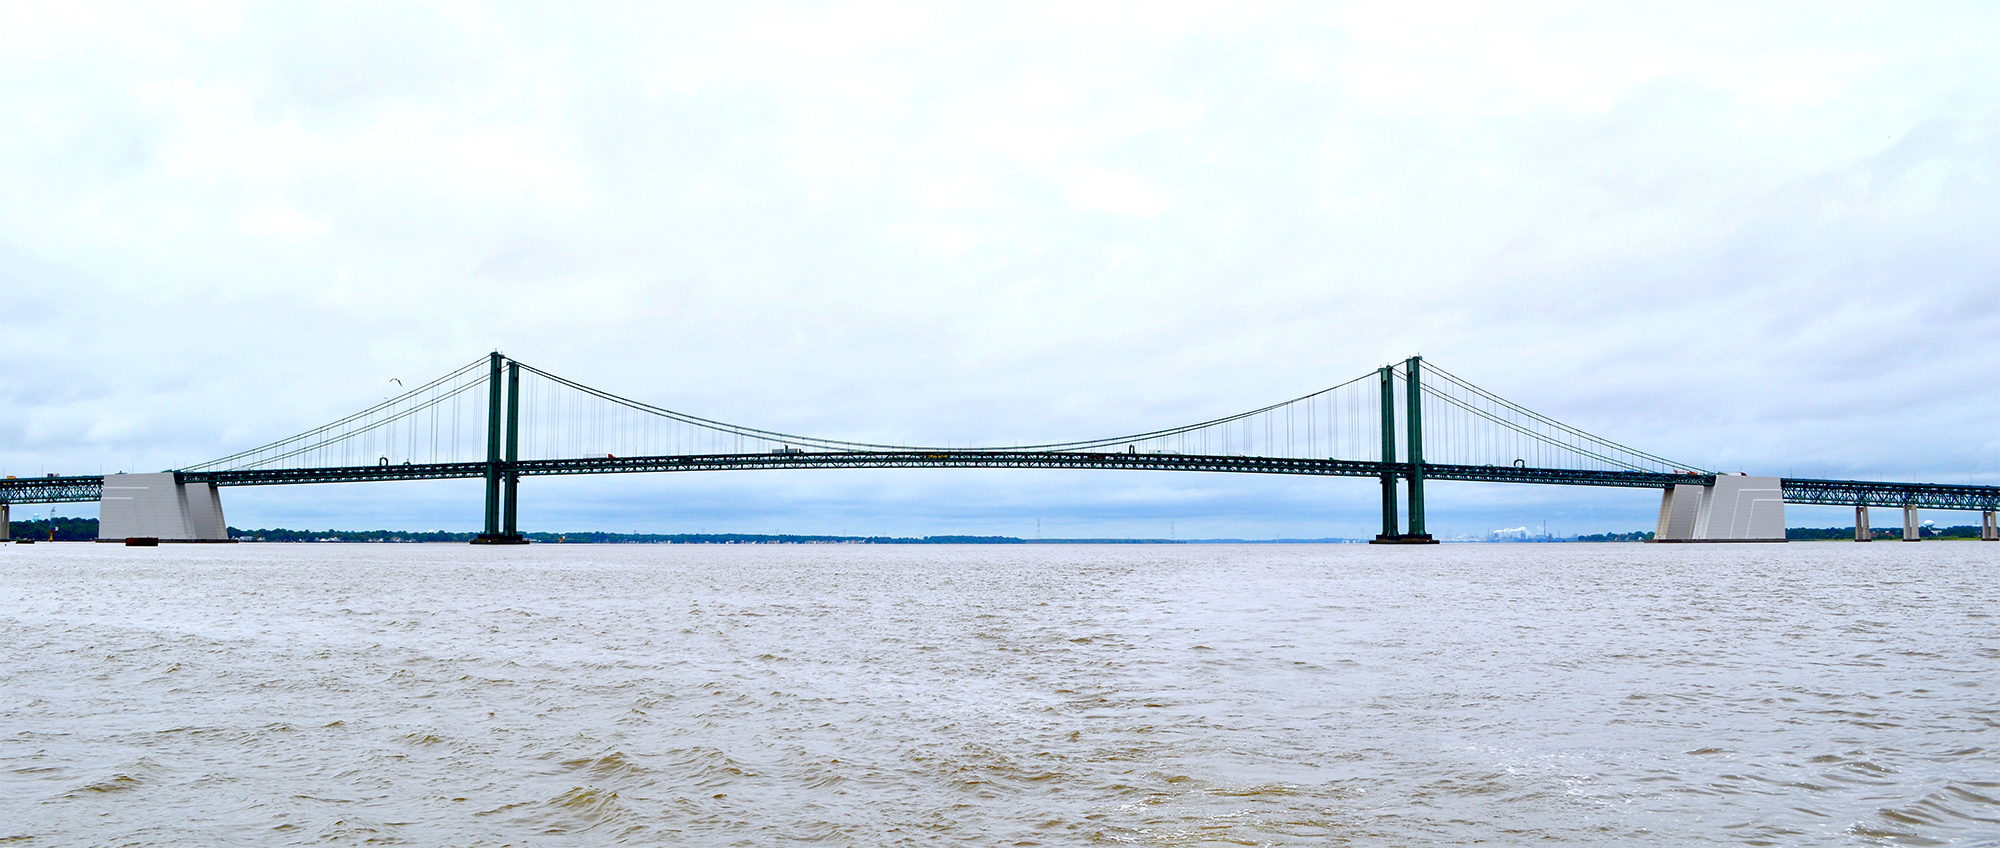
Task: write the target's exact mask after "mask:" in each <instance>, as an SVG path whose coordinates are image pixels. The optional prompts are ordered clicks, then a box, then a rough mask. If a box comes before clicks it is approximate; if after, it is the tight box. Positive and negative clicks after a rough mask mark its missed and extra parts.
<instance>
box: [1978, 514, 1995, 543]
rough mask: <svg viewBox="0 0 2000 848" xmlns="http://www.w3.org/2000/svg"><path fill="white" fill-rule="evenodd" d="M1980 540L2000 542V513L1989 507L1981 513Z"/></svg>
mask: <svg viewBox="0 0 2000 848" xmlns="http://www.w3.org/2000/svg"><path fill="white" fill-rule="evenodd" d="M1979 540H1980V541H1982V542H2000V513H1996V512H1995V511H1994V510H1990V509H1989V510H1987V511H1985V512H1982V513H1980V514H1979Z"/></svg>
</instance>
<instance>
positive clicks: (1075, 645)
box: [0, 542, 2000, 846]
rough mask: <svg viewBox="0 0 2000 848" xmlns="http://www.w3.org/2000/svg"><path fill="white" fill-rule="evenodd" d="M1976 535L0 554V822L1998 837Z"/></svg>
mask: <svg viewBox="0 0 2000 848" xmlns="http://www.w3.org/2000/svg"><path fill="white" fill-rule="evenodd" d="M1996 564H2000V544H1981V543H1977V542H1957V543H1953V542H1936V543H1924V544H1898V543H1884V542H1878V543H1872V544H1866V545H1857V544H1852V543H1845V544H1841V543H1818V544H1790V545H1742V546H1736V545H1712V546H1711V545H1681V546H1665V545H1661V546H1653V545H1636V544H1624V545H1581V544H1571V545H1443V546H1437V547H1431V548H1425V549H1414V548H1382V547H1368V546H1331V545H1330V546H1263V545H1246V546H1193V545H1182V546H1039V545H1036V546H1021V545H1015V546H850V545H826V546H709V545H700V546H636V545H635V546H533V547H527V548H514V549H495V548H474V547H471V546H466V545H334V544H329V545H276V544H266V545H257V544H244V545H233V546H194V545H189V546H163V547H160V548H155V549H142V548H124V547H122V546H113V545H87V544H71V545H62V544H54V545H51V544H42V545H34V546H19V545H5V546H0V580H4V585H5V586H6V590H5V591H4V592H0V842H8V843H9V844H25V845H105V844H125V845H221V844H241V845H273V844H307V843H311V844H320V845H350V844H352V845H358V844H414V845H608V844H693V845H772V844H784V843H789V842H817V843H823V844H833V845H896V844H919V843H922V844H929V843H941V844H955V845H995V846H997V845H1033V844H1041V845H1098V844H1101V845H1340V844H1355V845H1391V844H1444V845H1451V844H1472V843H1480V844H1501V845H1508V844H1529V843H1535V844H1586V845H1635V844H1638V845H1688V844H1746V845H1759V844H1768V845H1953V844H1955V845H1989V846H1990V845H2000V800H1996V799H2000V751H1996V750H1995V748H1996V745H2000V726H1996V725H1997V724H2000V690H1996V685H1995V678H1994V672H1995V671H1996V669H2000V639H1996V634H1995V627H1994V625H1995V617H1994V616H1995V615H1996V614H2000V613H1997V612H1996V611H2000V588H1996V583H2000V581H1996V577H2000V569H1996V567H1995V566H1996ZM10 840H11V842H10Z"/></svg>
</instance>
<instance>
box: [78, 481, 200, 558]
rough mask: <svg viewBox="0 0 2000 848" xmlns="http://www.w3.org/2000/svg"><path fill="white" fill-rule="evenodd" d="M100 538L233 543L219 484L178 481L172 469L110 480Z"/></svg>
mask: <svg viewBox="0 0 2000 848" xmlns="http://www.w3.org/2000/svg"><path fill="white" fill-rule="evenodd" d="M103 497H104V499H103V501H101V502H100V503H99V509H98V517H97V540H98V541H100V542H117V541H122V540H125V539H130V538H135V537H136V538H153V539H159V540H160V541H162V542H227V541H229V528H228V525H226V524H224V523H223V521H222V497H221V496H220V495H219V494H217V493H216V491H215V484H213V483H191V484H182V483H177V482H174V475H173V474H172V473H171V472H168V473H161V474H112V475H109V476H107V477H105V478H104V496H103Z"/></svg>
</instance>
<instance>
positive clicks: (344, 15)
mask: <svg viewBox="0 0 2000 848" xmlns="http://www.w3.org/2000/svg"><path fill="white" fill-rule="evenodd" d="M7 17H8V23H7V25H6V26H5V27H0V293H3V294H4V297H5V306H6V308H5V309H4V311H0V352H3V353H4V362H5V363H6V368H7V372H8V373H7V375H6V379H5V380H4V381H0V470H3V471H4V473H8V474H22V475H26V474H40V473H45V472H62V473H98V472H100V471H106V472H108V471H117V470H128V469H133V470H158V469H161V468H168V467H178V466H184V465H190V464H194V463H196V462H200V461H202V460H207V459H211V458H214V457H217V456H220V455H223V454H226V453H230V452H232V451H234V450H237V449H240V448H243V447H247V446H249V445H250V444H254V443H257V442H261V441H266V440H269V439H272V438H277V437H280V436H284V435H288V434H291V433H295V432H299V431H301V430H304V429H307V428H309V427H311V426H314V425H317V424H320V423H323V422H326V421H329V420H332V419H334V418H337V417H339V416H341V415H344V414H346V413H348V412H352V411H354V410H357V409H359V408H361V407H363V406H366V405H368V404H369V403H372V402H374V401H377V400H380V399H381V398H382V397H383V396H385V395H386V394H388V393H389V390H390V388H391V386H392V384H391V383H390V382H389V381H390V380H391V379H400V380H404V381H417V380H423V379H428V378H430V377H432V376H436V375H438V374H442V373H444V372H446V371H448V370H450V369H451V368H453V367H455V366H457V365H460V364H462V363H465V362H468V361H470V360H472V359H474V358H476V357H478V356H480V355H482V354H483V353H485V352H486V351H488V350H493V349H496V348H497V349H500V350H504V351H506V352H507V353H508V354H510V355H512V356H515V357H518V358H520V359H522V360H524V361H526V362H529V363H532V364H535V365H538V366H540V367H543V368H545V369H548V370H550V371H553V372H556V373H559V374H563V375H566V376H569V377H572V378H574V379H577V380H580V381H582V382H585V383H589V384H592V385H596V386H600V387H604V388H607V389H611V390H613V391H617V392H619V393H622V394H625V395H628V396H631V397H636V398H640V399H643V400H647V401H650V402H653V403H657V404H660V405H662V406H667V407H671V408H675V409H680V410H684V411H687V412H691V413H695V414H699V415H704V416H707V417H711V418H717V419H721V420H726V421H733V422H740V423H743V424H748V425H752V426H759V427H766V428H771V429H777V430H783V431H787V432H800V433H806V434H811V435H820V436H828V437H835V438H851V439H858V440H864V441H906V440H907V441H917V442H931V443H938V442H944V441H947V440H949V441H952V442H954V443H959V444H963V443H982V442H983V443H992V444H1007V443H1011V442H1017V441H1039V440H1061V439H1069V438H1084V437H1095V436H1105V435H1115V434H1117V433H1124V432H1134V431H1141V430H1148V429H1153V428H1157V427H1165V426H1172V425H1175V424H1181V423H1187V422H1191V421H1196V420H1202V419H1207V418H1211V417H1215V416H1217V415H1223V414H1228V413H1231V412H1236V411H1240V410H1243V409H1247V408H1251V407H1255V406H1260V405H1263V404H1265V403H1269V402H1273V401H1276V400H1280V399H1283V398H1288V397H1294V396H1297V395H1300V394H1303V393H1305V392H1308V391H1312V390H1314V389H1318V388H1322V387H1325V386H1328V385H1331V384H1334V383H1338V382H1341V381H1344V380H1347V379H1349V378H1351V377H1354V376H1356V375H1359V374H1362V373H1364V372H1366V371H1369V370H1371V369H1373V368H1374V367H1376V366H1378V365H1380V364H1383V363H1386V362H1389V361H1392V360H1400V359H1402V358H1404V357H1406V356H1409V355H1411V354H1419V353H1420V354H1422V355H1424V356H1425V357H1426V358H1427V359H1429V360H1431V361H1434V362H1437V363H1438V364H1440V365H1443V366H1445V367H1446V368H1449V369H1450V370H1452V371H1453V372H1455V373H1457V374H1458V375H1460V376H1462V377H1465V378H1468V379H1470V380H1473V381H1475V382H1478V383H1480V384H1482V385H1484V386H1486V387H1488V388H1491V389H1493V390H1495V391H1497V392H1499V393H1501V394H1503V395H1505V396H1507V397H1509V398H1511V399H1513V400H1515V401H1518V402H1520V403H1522V404H1525V405H1527V406H1529V407H1532V408H1535V409H1537V410H1539V411H1541V412H1543V413H1545V414H1548V415H1551V416H1553V417H1555V418H1558V419H1561V420H1564V421H1566V422H1569V423H1572V424H1575V425H1577V426H1579V427H1582V428H1583V429H1586V430H1590V431H1592V432H1595V433H1599V434H1601V435H1604V436H1607V437H1610V438H1613V439H1616V440H1619V441H1621V442H1625V443H1627V444H1632V445H1635V446H1638V447H1641V448H1644V449H1647V450H1650V451H1652V452H1654V453H1658V454H1662V455H1665V456H1669V457H1675V458H1678V459H1684V460H1685V461H1687V462H1690V463H1692V464H1696V465H1701V466H1705V467H1710V468H1721V469H1726V470H1743V471H1749V472H1751V473H1769V474H1780V475H1793V476H1826V477H1834V476H1837V477H1850V476H1851V477H1862V478H1869V479H1923V480H1941V481H1947V482H1985V483H2000V427H1996V426H1995V417H1996V412H2000V390H1996V388H1995V385H1996V379H2000V246H1996V242H2000V239H1996V238H1995V236H1994V234H1995V233H1996V232H2000V226H1996V225H2000V191H1996V182H2000V135H1996V129H2000V13H1995V12H1993V11H1992V9H1991V7H1989V6H1985V5H1983V4H1972V3H1967V4H1956V5H1955V4H1949V3H1925V4H1889V3H1881V4H1845V3H1812V4H1789V3H1787V4H1776V3H1772V4H1744V3H1718V4H1703V3H1698V2H1680V3H1663V4H1614V3H1544V4H1535V3H1509V4H1488V5H1463V6H1461V5H1434V4H1433V5H1426V4H1413V3H1407V2H1384V3H1369V2H1359V3H1329V2H1314V3H1304V4H1298V5H1287V4H1254V3H1230V4H1183V5H1174V4H1168V3H1134V4H1126V5H1113V4H1093V3H1079V2H1062V3H1052V4H1046V5H1041V4H1033V3H1010V4H986V3H982V4H961V5H949V4H939V3H915V4H907V5H904V4H896V3H878V2H868V3H814V4H800V5H774V4H715V3H701V4H695V3H688V4H657V3H645V4H634V5H630V6H622V5H608V4H606V5H592V6H590V7H588V9H587V10H585V11H575V10H572V9H568V8H560V9H558V10H555V11H551V10H550V7H548V5H547V4H523V5H521V6H511V5H495V4H484V3H449V4H439V5H434V6H428V7H413V6H407V5H402V4H394V5H390V4H383V5H376V4H370V3H333V4H325V5H317V6H315V5H308V4H268V5H237V4H231V3H199V4H189V5H185V6H178V5H173V4H170V3H133V4H125V5H118V4H111V5H90V4H83V3H77V4H31V5H27V6H25V7H17V8H11V9H10V10H9V12H8V14H7ZM523 491H524V505H523V522H524V524H526V525H527V526H528V529H537V530H541V529H547V530H564V529H606V530H648V531H683V530H686V531H694V530H708V531H743V532H770V531H773V530H782V531H784V532H795V533H808V532H831V533H917V534H921V533H955V532H967V533H987V532H991V533H1007V534H1012V535H1022V536H1028V535H1033V534H1035V533H1036V532H1040V533H1042V534H1043V535H1045V536H1079V535H1130V536H1165V535H1168V534H1169V533H1172V534H1174V535H1177V536H1179V537H1182V538H1188V537H1215V536H1247V537H1280V536H1314V537H1316V536H1335V535H1363V534H1365V533H1368V532H1372V527H1373V526H1374V524H1375V523H1376V521H1377V518H1376V515H1375V513H1374V506H1373V503H1374V499H1375V498H1376V494H1375V490H1374V489H1373V488H1372V484H1370V483H1368V482H1366V481H1360V480H1339V479H1332V480H1328V479H1308V480H1292V479H1279V478H1259V477H1235V476H1224V475H1191V474H1179V475H1176V474H1165V473H1153V474H1147V473H1137V472H1133V473H1123V472H1060V471H984V472H982V471H976V470H967V471H907V470H904V471H895V470H890V471H796V472H759V473H734V474H706V475H651V476H617V477H599V478H578V479H568V480H560V481H552V480H533V481H530V482H529V483H527V484H524V489H523ZM1430 497H1431V513H1430V524H1431V529H1432V530H1433V531H1434V532H1438V533H1442V534H1461V533H1464V534H1473V533H1485V532H1487V531H1489V530H1492V529H1495V528H1499V527H1512V526H1521V525H1524V524H1525V525H1534V524H1537V523H1538V522H1542V521H1547V522H1549V523H1550V526H1551V529H1553V530H1557V531H1560V532H1595V531H1602V530H1632V529H1650V527H1651V525H1652V521H1653V517H1654V513H1655V512H1656V510H1657V496H1656V495H1654V494H1652V493H1649V492H1644V491H1618V490H1608V491H1607V490H1571V489H1555V488H1537V487H1483V486H1474V485H1466V484H1457V485H1453V484H1437V485H1435V486H1434V487H1433V488H1432V490H1431V491H1430ZM224 504H225V507H226V509H227V511H228V517H229V520H230V523H231V524H233V525H236V526H242V527H258V526H293V527H297V526H313V527H326V526H339V527H343V528H360V527H404V528H420V527H440V528H448V529H475V525H476V523H477V521H478V516H479V510H480V507H479V502H478V485H477V484H476V483H471V482H452V483H436V484H416V485H410V484H400V485H399V484H377V485H349V486H322V487H305V488H293V489H275V488H274V489H231V490H228V491H226V492H225V493H224ZM63 509H64V510H65V511H66V512H65V514H85V515H88V514H94V511H93V510H91V509H90V508H88V507H85V506H82V505H71V506H65V507H63ZM18 517H20V516H19V515H17V518H18ZM1790 517H1791V523H1792V524H1793V525H1795V526H1801V525H1815V526H1825V525H1830V524H1844V523H1847V522H1848V521H1849V520H1851V515H1849V514H1846V513H1845V511H1843V510H1811V509H1804V508H1797V507H1794V508H1793V509H1792V510H1791V516H1790ZM1935 517H1936V518H1938V519H1939V520H1940V523H1972V522H1973V521H1975V520H1976V516H1970V515H1949V514H1940V515H1938V516H1935ZM1882 521H1883V519H1878V521H1877V523H1882ZM1038 522H1039V525H1038ZM1038 526H1039V528H1040V529H1039V531H1038V530H1037V527H1038Z"/></svg>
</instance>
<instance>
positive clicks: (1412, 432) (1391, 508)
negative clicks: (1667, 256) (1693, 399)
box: [0, 352, 2000, 544]
mask: <svg viewBox="0 0 2000 848" xmlns="http://www.w3.org/2000/svg"><path fill="white" fill-rule="evenodd" d="M781 468H793V469H799V468H1071V469H1126V470H1152V471H1206V472H1228V473H1247V474H1292V475H1307V476H1319V477H1360V478H1368V479H1371V480H1374V481H1376V482H1377V483H1378V484H1379V485H1380V487H1381V493H1382V504H1381V517H1382V525H1381V526H1382V530H1381V533H1380V534H1379V535H1378V536H1377V537H1376V538H1375V540H1374V541H1376V542H1380V543H1387V544H1428V543H1432V542H1434V541H1435V540H1434V538H1433V537H1432V535H1431V534H1430V533H1428V532H1427V531H1426V529H1425V526H1424V487H1425V484H1426V483H1427V482H1429V481H1469V482H1482V483H1521V484H1539V485H1562V486H1609V487H1622V488H1646V489H1659V490H1661V492H1662V495H1661V506H1660V517H1659V522H1658V525H1657V528H1656V530H1655V541H1670V542H1707V541H1718V542H1719V541H1783V540H1784V538H1785V523H1784V505H1785V504H1787V503H1793V504H1817V505H1849V506H1853V507H1854V508H1855V538H1856V540H1857V541H1866V540H1869V539H1871V538H1873V536H1872V533H1871V532H1870V531H1869V524H1868V510H1869V508H1870V507H1889V508H1899V509H1901V510H1903V525H1904V533H1903V538H1904V539H1905V540H1910V541H1914V540H1916V539H1917V538H1918V530H1917V510H1918V509H1920V508H1921V509H1944V510H1974V511H1979V512H1981V513H1982V518H1983V523H1982V533H1981V538H1983V539H1986V540H2000V523H1996V519H1995V513H1996V510H2000V487H1996V486H1975V485H1955V484H1937V483H1897V482H1879V481H1865V480H1821V479H1799V478H1780V477H1753V476H1748V475H1732V474H1718V473H1716V472H1715V471H1712V470H1707V469H1703V468H1700V467H1697V466H1695V465H1691V464H1688V463H1683V462H1676V461H1673V460H1668V459H1665V458H1662V457H1659V456H1656V455H1653V454H1650V453H1646V452H1644V451H1640V450H1637V449H1634V448H1630V447H1626V446H1624V445H1620V444H1618V443H1616V442H1612V441H1610V440H1608V439H1605V438H1602V437H1599V436H1595V435H1592V434H1590V433H1587V432H1584V431H1583V430H1580V429H1577V428H1575V427H1571V426H1569V425H1567V424H1563V423H1561V422H1558V421H1556V420H1554V419H1551V418H1548V417H1546V416H1543V415H1540V414H1538V413H1536V412H1533V411H1532V410H1529V409H1527V408H1526V407H1523V406H1520V405H1518V404H1516V403H1513V402H1512V401H1509V400H1506V399H1505V398H1502V397H1500V396H1498V395H1496V394H1494V393H1492V392H1489V391H1487V390H1485V389H1482V388H1480V387H1478V386H1476V385H1474V384H1472V383H1471V382H1469V381H1467V380H1464V379H1462V378H1460V377H1458V376H1456V375H1454V374H1452V373H1450V372H1448V371H1445V370H1443V369H1441V368H1438V367H1436V366H1435V365H1433V364H1430V363H1427V362H1425V361H1423V360H1422V358H1420V357H1411V358H1410V359H1408V360H1405V361H1403V362H1401V363H1397V364H1393V365H1387V366H1383V367H1380V368H1377V369H1375V370H1374V371H1372V372H1369V373H1365V374H1362V375H1359V376H1357V377H1355V378H1354V379H1351V380H1348V381H1347V382H1344V383H1341V384H1339V385H1336V386H1333V387H1331V388H1327V389H1322V390H1320V391H1317V392H1313V393H1311V394H1308V395H1305V396H1302V397H1298V398H1293V399H1291V400H1287V401H1283V402H1280V403H1275V404H1272V405H1270V406H1265V407H1262V408H1258V409H1253V410H1250V411H1248V412H1242V413H1239V414H1236V415H1230V416H1226V417H1222V418H1214V419H1210V420H1206V421H1201V422H1198V423H1194V424H1188V425H1184V426H1179V427H1170V428H1166V429H1160V430H1153V431H1149V432H1143V433H1135V434H1130V435H1124V436H1116V437H1110V438H1101V439H1090V440H1084V441H1073V442H1054V443H1045V444H1033V445H1025V446H1022V445H1016V446H1011V447H952V446H945V447H938V446H922V445H894V444H877V443H869V442H858V441H846V440H841V439H829V438H818V437H810V436H800V435H794V434H787V433H780V432H775V431H771V430H763V429H758V428H754V427H745V426H740V425H735V424H728V423H724V422H721V421H715V420H711V419H707V418H702V417H698V416H695V415H690V414H687V413H683V412H677V411H674V410H671V409H666V408H664V407H660V406H655V405H652V404H648V403H645V402H642V401H637V400H633V399H630V398H626V397H623V396H620V395H616V394H612V393H610V392H607V391H603V390H601V389H597V388H592V387H590V386H587V385H584V384H582V383H578V382H575V381H573V380H569V379H566V378H563V377H560V376H557V375H555V374H552V373H549V372H547V371H544V370H541V369H539V368H535V367H533V366H531V365H528V364H526V363H523V362H520V361H519V360H515V359H512V358H509V357H506V356H504V355H502V354H500V353H498V352H495V353H492V354H490V355H488V356H485V357H482V358H480V359H478V360H475V361H473V362H471V363H468V364H466V365H464V366H462V367H460V368H458V369H456V370H454V371H452V372H451V373H448V374H446V375H444V376H442V377H439V378H438V379H436V380H432V381H431V382H429V383H426V384H424V385H421V386H418V387H416V388H413V389H410V390H408V391H406V392H404V393H402V394H400V395H398V396H396V397H393V398H390V399H388V400H385V401H383V402H381V403H379V404H376V405H374V406H371V407H368V408H367V409H364V410H362V411H360V412H357V413H355V414H353V415H350V416H347V417H345V418H342V419H340V420H338V421H334V422H332V423H329V424H326V425H323V426H320V427H316V428H313V429H311V430H307V431H305V432H303V433H300V434H298V435H296V436H292V437H290V438H286V439H280V440H277V441H274V442H271V443H269V444H265V445H261V446H258V447H255V448H251V449H249V450H245V451H241V452H239V453H234V454H231V455H229V456H225V457H222V458H220V459H215V460H211V461H208V462H204V463H200V464H198V465H191V466H187V467H185V468H180V469H176V470H172V471H166V472H160V473H157V474H114V475H108V476H64V475H54V474H51V475H47V476H44V477H34V478H26V479H15V478H11V477H10V478H7V479H5V480H4V481H0V539H4V538H5V534H6V532H7V524H6V521H7V517H8V511H9V507H10V506H11V505H13V504H27V503H62V502H88V501H97V502H99V503H100V519H99V532H100V535H101V537H102V539H101V540H103V541H119V540H126V539H159V540H162V541H227V539H228V534H227V530H226V526H225V525H224V524H223V519H222V504H221V497H220V494H219V491H218V490H219V489H220V488H223V487H231V486H278V485H301V484H312V483H357V482H384V481H398V480H440V479H466V478H478V479H483V480H484V481H485V496H486V497H485V515H484V525H483V532H482V533H480V535H479V536H478V538H477V539H475V543H478V544H517V543H522V542H525V538H524V537H523V536H522V534H521V532H520V530H519V527H518V505H519V489H520V481H521V478H523V477H537V476H548V475H566V474H628V473H641V472H665V471H724V470H750V469H781Z"/></svg>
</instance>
